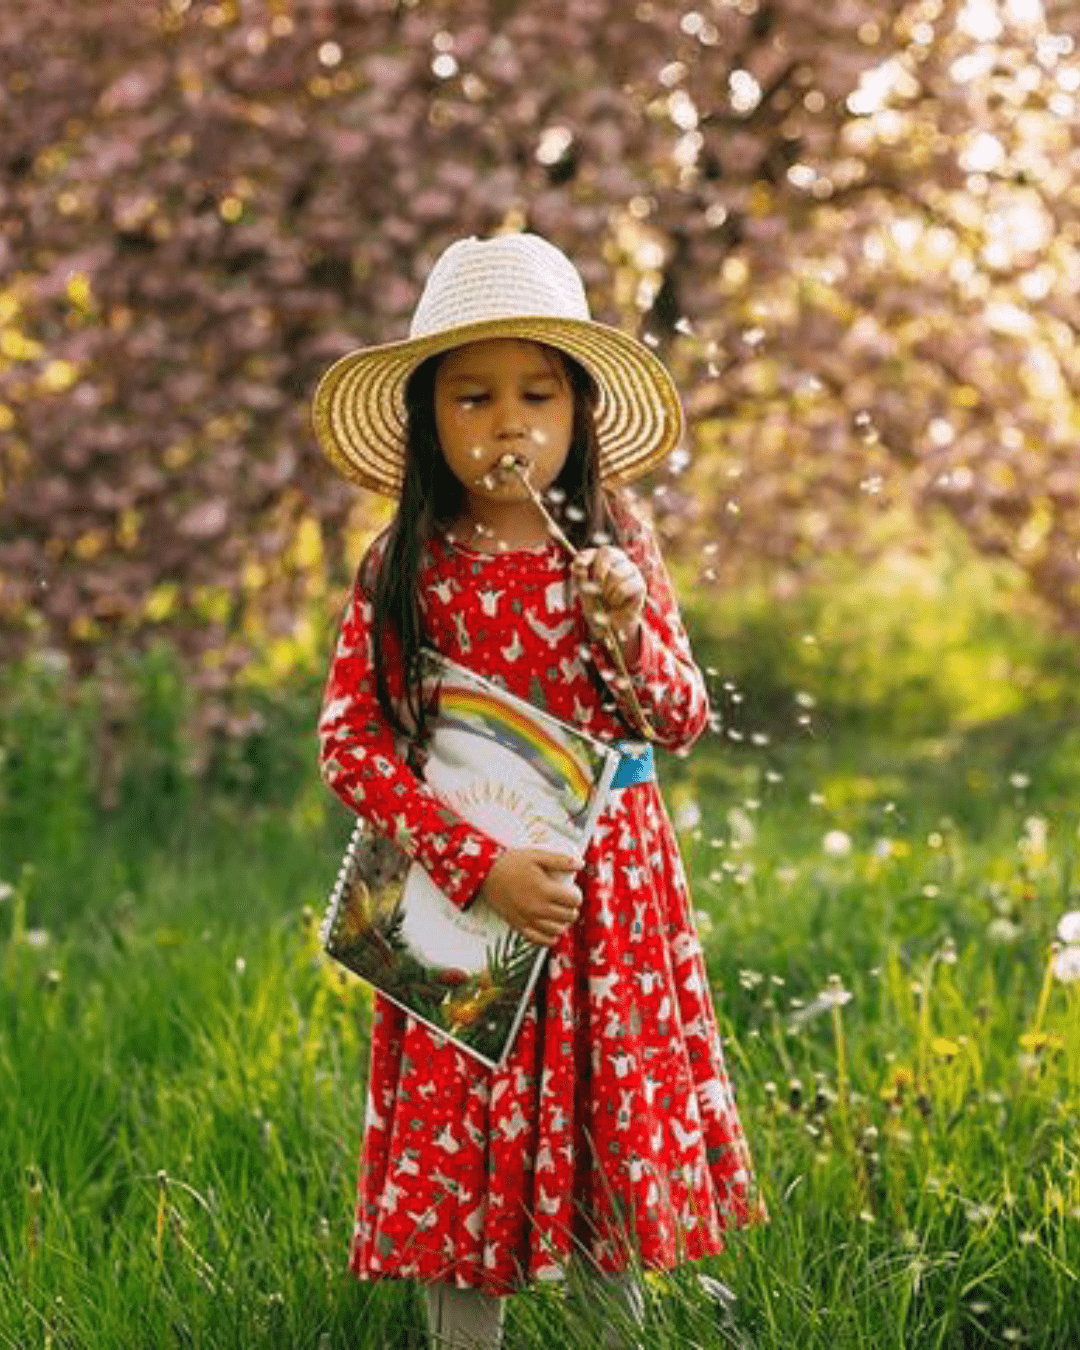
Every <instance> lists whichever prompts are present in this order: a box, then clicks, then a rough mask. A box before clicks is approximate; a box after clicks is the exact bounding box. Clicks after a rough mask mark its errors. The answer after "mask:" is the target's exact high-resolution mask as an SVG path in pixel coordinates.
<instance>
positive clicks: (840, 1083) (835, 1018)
mask: <svg viewBox="0 0 1080 1350" xmlns="http://www.w3.org/2000/svg"><path fill="white" fill-rule="evenodd" d="M832 1024H833V1039H834V1040H835V1042H836V1111H837V1115H838V1116H839V1118H840V1143H841V1145H842V1146H843V1148H844V1149H845V1150H846V1149H847V1146H848V1143H849V1138H850V1136H849V1130H848V1097H849V1091H848V1068H847V1042H846V1040H845V1037H844V1019H843V1017H842V1015H841V1013H840V1001H839V1000H838V999H834V1000H833V1004H832Z"/></svg>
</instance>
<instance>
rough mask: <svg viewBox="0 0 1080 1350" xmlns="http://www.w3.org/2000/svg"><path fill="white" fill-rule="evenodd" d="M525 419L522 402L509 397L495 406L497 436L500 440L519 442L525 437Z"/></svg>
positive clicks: (500, 400) (502, 399)
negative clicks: (518, 440)
mask: <svg viewBox="0 0 1080 1350" xmlns="http://www.w3.org/2000/svg"><path fill="white" fill-rule="evenodd" d="M525 431H526V425H525V417H524V414H523V412H522V408H521V404H520V402H519V401H518V400H517V399H516V398H513V397H510V396H509V395H508V396H506V397H504V398H501V399H499V401H498V403H497V404H496V405H495V435H496V436H497V437H498V438H499V439H500V440H517V439H519V438H520V437H522V436H524V435H525Z"/></svg>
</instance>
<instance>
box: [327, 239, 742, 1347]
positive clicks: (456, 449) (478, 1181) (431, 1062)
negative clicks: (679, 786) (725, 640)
mask: <svg viewBox="0 0 1080 1350" xmlns="http://www.w3.org/2000/svg"><path fill="white" fill-rule="evenodd" d="M315 426H316V431H317V434H318V436H319V439H320V442H321V444H322V445H323V447H324V449H325V450H326V452H327V453H328V455H329V456H330V458H331V459H332V461H333V462H334V464H335V465H336V466H337V468H338V469H339V470H340V471H342V472H343V473H344V474H346V475H347V476H348V477H349V478H350V479H352V480H353V481H355V482H357V483H359V484H362V485H363V486H365V487H368V488H373V489H375V490H376V491H380V492H384V493H388V494H392V495H394V496H395V497H396V498H397V501H398V505H397V511H396V514H395V516H394V518H393V521H392V522H391V524H390V525H389V527H388V528H387V529H386V531H385V532H384V533H383V534H382V535H381V536H380V537H379V539H377V540H376V542H375V544H374V545H373V546H372V548H371V549H370V550H369V552H368V554H367V556H366V558H365V559H364V562H363V563H362V565H361V568H360V574H359V577H358V580H357V584H356V587H355V589H354V592H353V595H352V599H351V603H350V605H349V607H348V610H347V612H346V615H345V618H344V622H343V625H342V629H341V635H340V639H339V642H338V646H337V650H336V653H335V655H334V658H333V662H332V665H331V669H330V675H329V681H328V686H327V692H326V702H325V705H324V709H323V715H322V719H321V722H320V727H319V731H320V737H321V747H322V749H321V762H322V767H323V771H324V774H325V777H326V780H327V782H328V783H329V784H330V786H331V787H332V788H333V789H334V791H335V792H337V793H338V795H339V796H340V797H341V798H342V799H343V800H344V801H345V802H346V804H347V805H348V806H349V807H350V808H351V809H352V810H354V811H356V812H358V813H359V814H361V815H362V816H364V817H365V818H366V819H367V820H368V821H369V822H370V823H371V825H372V826H373V827H374V828H375V829H376V830H378V831H381V832H383V833H385V834H387V835H389V836H391V837H393V838H394V839H396V840H397V842H398V843H399V844H400V845H401V847H402V848H403V849H405V850H406V851H407V852H408V853H409V854H410V855H411V856H412V857H413V858H414V859H415V860H417V861H418V862H420V863H421V864H422V865H423V866H424V867H425V868H426V869H427V871H428V872H429V873H430V875H431V877H432V878H433V880H434V881H435V883H436V885H438V886H439V887H441V888H442V890H443V891H445V893H446V894H447V895H448V896H449V897H450V898H451V900H452V901H453V902H454V903H456V904H458V905H460V906H461V907H462V908H465V907H467V906H469V905H471V904H472V903H474V902H475V901H476V900H477V899H478V898H479V899H483V900H484V901H486V902H487V903H488V904H489V905H491V906H492V907H493V908H494V909H495V910H497V911H498V912H499V913H500V914H502V915H503V916H504V918H505V919H506V920H507V921H508V922H509V923H510V924H511V926H512V927H514V928H515V929H517V930H518V931H519V932H521V933H523V934H524V935H525V936H526V937H528V938H529V939H531V940H532V941H534V942H537V943H541V944H544V945H545V946H547V947H548V948H549V953H550V954H549V958H548V961H547V964H546V967H545V975H544V977H543V978H542V980H541V982H540V984H539V985H538V987H537V992H536V994H535V996H534V1002H533V1006H532V1007H531V1008H530V1010H529V1012H528V1014H527V1016H526V1018H525V1020H524V1022H523V1025H522V1028H521V1030H520V1032H519V1034H518V1037H517V1040H516V1041H515V1043H514V1046H513V1048H512V1050H511V1052H510V1054H509V1056H508V1059H507V1061H506V1063H505V1066H504V1067H503V1068H501V1069H499V1070H496V1071H487V1070H485V1069H484V1068H483V1067H482V1066H481V1065H479V1064H478V1063H477V1061H476V1060H474V1059H473V1058H471V1057H470V1056H469V1055H466V1054H464V1053H462V1052H460V1051H458V1050H456V1049H455V1048H454V1047H453V1045H452V1044H450V1043H449V1042H447V1041H446V1040H445V1039H443V1038H441V1037H440V1036H438V1035H437V1034H436V1033H435V1032H433V1031H430V1030H428V1028H427V1027H425V1026H424V1025H423V1024H422V1023H419V1022H417V1021H416V1020H415V1019H413V1018H410V1017H409V1016H407V1015H406V1014H405V1013H403V1012H402V1011H401V1010H399V1009H398V1008H397V1007H396V1005H394V1004H392V1003H390V1002H389V1001H387V1000H386V999H384V998H382V997H381V996H377V997H376V1004H375V1019H374V1030H373V1034H372V1053H371V1070H370V1078H369V1093H368V1104H367V1116H366V1126H365V1140H364V1147H363V1154H362V1159H361V1168H360V1182H359V1196H358V1203H357V1209H356V1225H355V1232H354V1238H353V1244H352V1252H351V1260H350V1265H351V1268H352V1270H353V1271H354V1272H355V1273H356V1274H357V1275H358V1276H360V1277H362V1278H365V1279H384V1278H402V1277H411V1278H414V1279H417V1280H419V1281H421V1282H422V1283H423V1285H424V1287H425V1294H426V1301H427V1310H428V1317H429V1324H430V1326H431V1329H432V1335H433V1337H434V1338H436V1341H437V1343H438V1344H439V1345H476V1344H479V1345H483V1346H496V1345H498V1344H499V1339H500V1333H501V1320H502V1310H503V1306H504V1305H503V1300H504V1297H505V1295H507V1294H509V1293H511V1292H512V1291H513V1290H515V1289H517V1288H519V1287H521V1286H522V1285H524V1284H526V1283H528V1282H529V1281H533V1280H543V1279H552V1278H560V1277H562V1276H564V1275H565V1274H566V1273H567V1271H568V1269H572V1270H573V1271H574V1272H575V1276H577V1274H578V1273H579V1272H582V1271H584V1272H591V1278H593V1279H594V1280H600V1281H602V1282H603V1284H604V1286H605V1287H607V1288H610V1289H611V1290H613V1291H614V1292H616V1293H621V1295H622V1298H623V1302H624V1305H626V1306H627V1307H629V1308H630V1309H633V1308H634V1307H635V1296H634V1287H633V1282H632V1276H631V1273H630V1272H631V1269H632V1267H633V1266H637V1265H643V1266H644V1267H646V1268H652V1269H656V1270H667V1269H670V1268H671V1267H672V1266H674V1265H675V1264H676V1263H678V1262H680V1261H684V1260H687V1259H693V1258H697V1257H703V1256H706V1255H709V1254H711V1253H715V1252H718V1251H720V1250H721V1248H722V1246H723V1236H722V1235H723V1231H724V1229H725V1228H727V1227H729V1226H731V1225H736V1224H741V1223H744V1222H747V1221H748V1220H749V1219H751V1218H752V1217H754V1216H755V1215H756V1214H757V1212H758V1211H757V1205H756V1202H755V1200H754V1199H753V1197H752V1181H751V1175H750V1164H749V1157H748V1153H747V1149H746V1145H745V1143H744V1139H743V1134H742V1130H741V1127H740V1124H739V1120H738V1116H737V1113H736V1109H735V1104H734V1101H733V1098H732V1092H731V1088H730V1086H729V1083H728V1078H727V1075H726V1072H725V1069H724V1062H723V1058H722V1054H721V1047H720V1038H719V1035H718V1032H717V1027H716V1021H715V1017H714V1013H713V1009H712V1005H711V1002H710V997H709V991H708V985H707V980H706V974H705V968H704V964H703V960H702V955H701V948H700V946H699V943H698V940H697V937H696V934H695V931H694V926H693V920H692V917H691V909H690V901H689V897H688V894H687V887H686V881H685V877H684V873H683V869H682V865H681V862H680V859H679V855H678V850H677V845H676V841H675V838H674V834H673V831H672V828H671V825H670V822H669V820H668V817H667V815H666V813H665V809H664V804H663V801H662V799H661V796H660V793H659V791H658V789H657V785H656V782H655V778H654V775H653V772H652V761H651V745H650V746H648V747H647V754H646V755H644V756H641V755H637V756H634V757H628V758H627V760H625V761H624V763H625V764H626V766H627V769H628V772H627V773H626V774H625V775H623V774H621V775H620V777H619V778H618V779H617V780H616V781H617V782H626V784H627V785H626V786H621V787H617V788H616V789H615V790H614V791H613V793H612V796H611V799H610V801H609V803H608V805H607V806H606V807H605V809H604V812H603V814H602V815H601V817H600V819H599V822H598V825H597V828H596V831H595V834H594V836H593V838H592V839H591V841H590V843H589V847H588V849H587V850H586V852H585V857H584V858H583V859H581V858H570V857H563V856H561V855H558V854H552V853H547V852H540V851H537V850H533V849H515V848H509V849H508V848H504V847H502V846H501V845H500V844H498V843H496V842H495V841H494V840H493V839H491V838H490V837H488V836H486V835H485V834H484V833H482V832H481V831H479V830H477V829H475V828H473V827H472V826H471V825H470V824H468V823H467V822H466V821H464V820H463V819H461V818H460V817H459V816H457V815H455V814H454V813H453V812H451V811H449V810H448V809H446V808H445V807H443V806H442V805H441V804H440V802H439V801H438V800H437V799H436V798H435V797H434V796H433V794H432V793H431V791H430V790H429V789H427V788H426V786H425V785H424V783H423V782H422V781H421V780H420V779H418V778H417V776H416V775H415V774H414V773H413V772H412V771H411V769H410V768H409V767H408V764H407V762H406V758H405V754H404V747H405V738H406V736H407V735H408V734H410V729H411V731H412V734H415V735H419V736H422V734H423V723H424V713H425V710H424V706H423V703H422V700H421V696H420V689H419V686H418V679H419V675H418V655H419V652H420V649H421V645H422V644H429V645H431V646H433V647H434V648H436V649H437V650H438V651H439V652H441V653H442V654H443V655H444V656H446V657H449V658H451V659H452V660H454V661H456V662H458V663H459V664H461V665H464V666H468V667H469V668H471V669H472V670H475V671H477V672H478V673H480V674H482V675H484V676H487V677H488V678H490V679H493V680H495V681H497V682H499V683H500V684H502V685H503V686H504V687H505V688H506V689H508V690H509V691H510V692H512V693H514V694H517V695H519V696H521V697H523V698H526V699H529V700H530V701H532V702H533V703H535V704H538V705H540V706H541V707H543V708H546V709H547V710H548V711H550V712H551V713H552V714H554V715H555V716H557V717H560V718H562V719H563V720H564V721H567V722H571V723H573V724H575V725H577V726H578V727H580V728H582V729H583V730H585V731H587V732H589V733H590V734H592V735H594V736H596V737H599V738H600V739H603V740H607V741H610V742H614V743H617V744H620V745H622V744H624V743H626V742H627V739H628V737H633V736H637V737H640V736H641V735H642V734H648V735H649V736H650V738H651V740H653V741H655V743H656V744H658V745H660V746H663V747H664V748H666V749H669V750H682V749H685V748H686V747H688V746H689V745H691V744H692V742H693V741H694V740H695V739H696V737H697V736H698V735H699V734H700V732H701V731H702V729H703V728H704V726H705V724H706V722H707V718H708V704H707V699H706V693H705V687H704V682H703V679H702V676H701V673H700V672H699V670H698V669H697V667H696V666H695V664H694V661H693V658H692V656H691V652H690V648H689V645H688V642H687V639H686V635H685V633H684V631H683V627H682V624H681V622H680V619H679V615H678V611H677V609H676V605H675V601H674V598H673V595H672V591H671V586H670V584H669V581H668V578H667V574H666V572H665V570H664V566H663V564H662V562H661V560H660V556H659V553H658V551H657V547H656V544H655V541H654V539H653V536H652V534H651V532H650V530H649V529H648V527H647V526H646V525H645V524H644V523H643V522H642V521H641V520H639V519H638V518H637V516H636V515H635V514H634V513H633V511H632V510H631V509H630V507H629V506H628V504H627V503H626V502H625V501H624V500H623V499H622V498H621V496H620V495H619V493H618V492H617V491H616V490H615V485H616V484H621V483H625V482H626V481H628V480H630V479H632V478H634V477H636V476H637V475H639V474H642V473H644V472H645V471H647V470H648V469H650V468H652V467H653V466H655V465H656V464H658V463H659V462H660V461H661V460H662V459H664V458H665V457H666V456H667V455H668V454H669V453H670V452H671V451H672V450H673V449H674V448H675V446H676V444H677V443H678V440H679V437H680V434H681V429H682V422H681V413H680V407H679V401H678V397H677V394H676V392H675V389H674V386H673V384H672V381H671V379H670V377H669V375H668V374H667V372H666V370H665V369H664V367H663V366H662V365H661V364H660V362H659V361H658V360H657V359H656V358H655V357H654V356H653V354H652V353H651V352H650V351H649V350H648V348H647V347H645V346H643V345H642V344H640V343H638V342H637V341H636V340H634V339H632V338H630V337H628V336H627V335H625V334H623V333H621V332H619V331H618V330H615V329H612V328H608V327H605V326H603V325H601V324H599V323H596V322H594V321H592V320H591V319H590V317H589V310H588V305H587V302H586V299H585V293H584V290H583V287H582V284H581V280H580V278H579V276H578V274H577V272H576V270H575V269H574V267H573V265H572V264H571V263H570V262H569V260H568V259H567V258H565V257H564V256H563V254H562V253H560V252H559V251H558V250H557V249H556V248H554V247H553V246H552V245H551V244H549V243H547V242H545V241H544V240H542V239H539V238H538V237H536V236H534V235H505V236H499V237H496V238H493V239H490V240H485V241H481V240H476V239H465V240H461V241H459V242H458V243H455V244H453V245H451V247H450V248H449V249H448V250H447V251H446V252H445V253H444V254H443V255H442V257H441V258H439V260H438V261H437V263H436V264H435V267H434V269H433V270H432V272H431V274H430V276H429V278H428V281H427V285H426V287H425V289H424V292H423V295H422V297H421V299H420V302H419V305H418V307H417V310H416V313H415V315H414V318H413V322H412V325H411V329H410V336H409V338H408V340H406V341H402V342H398V343H393V344H391V345H388V346H383V347H376V348H370V349H367V350H363V351H360V352H356V353H353V354H352V355H349V356H346V357H344V358H343V359H342V360H340V361H339V362H338V363H337V364H336V365H335V366H334V367H333V368H332V369H331V370H330V371H329V372H328V373H327V375H326V376H325V377H324V379H323V381H322V382H321V384H320V386H319V389H318V391H317V393H316V398H315ZM530 489H532V490H530ZM534 492H538V493H540V494H543V500H545V501H546V502H547V503H548V504H549V509H550V510H551V511H552V512H553V513H554V515H555V517H556V518H557V520H558V522H559V525H560V527H561V532H562V533H563V535H564V538H563V539H562V540H560V539H559V538H558V537H557V535H555V536H553V533H552V531H551V530H550V526H549V523H548V519H547V518H546V516H545V512H544V510H542V509H541V507H540V506H539V505H538V502H537V498H536V497H535V496H534ZM568 544H569V545H571V546H572V549H573V550H575V551H576V556H574V557H571V551H570V550H568V548H567V545H568ZM612 635H614V638H613V637H612ZM616 644H617V646H616ZM417 728H419V730H417ZM632 748H633V749H635V750H640V749H641V748H642V747H640V746H635V747H632ZM572 1257H573V1258H574V1261H573V1263H571V1260H570V1258H572ZM586 1278H587V1276H586Z"/></svg>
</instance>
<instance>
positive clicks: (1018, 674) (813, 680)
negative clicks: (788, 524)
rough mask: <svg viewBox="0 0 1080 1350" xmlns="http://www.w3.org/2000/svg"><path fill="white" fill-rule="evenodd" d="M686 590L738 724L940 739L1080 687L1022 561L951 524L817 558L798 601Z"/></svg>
mask: <svg viewBox="0 0 1080 1350" xmlns="http://www.w3.org/2000/svg"><path fill="white" fill-rule="evenodd" d="M683 575H684V576H685V577H686V580H687V581H689V577H688V576H686V574H685V573H684V574H683ZM685 590H686V592H687V594H688V595H689V597H690V599H689V603H688V604H687V606H686V618H687V624H688V627H689V628H690V629H691V631H692V636H693V640H694V646H695V650H696V652H697V654H698V657H699V660H701V662H702V664H706V665H709V666H711V667H712V668H713V669H714V670H715V672H716V678H715V681H714V688H713V692H714V696H715V699H714V701H715V703H716V705H717V709H718V711H721V713H722V714H723V716H724V718H725V721H726V722H727V723H729V724H730V725H732V726H734V727H735V728H736V729H737V730H738V729H742V730H743V731H745V732H750V731H751V730H753V729H763V730H766V731H769V732H774V733H778V734H781V735H790V734H793V733H796V734H804V732H805V730H806V729H813V728H816V729H817V730H818V731H822V730H825V731H827V730H829V729H840V728H845V729H847V730H851V731H854V730H856V729H862V730H864V731H866V732H868V733H871V734H875V735H882V734H885V735H889V736H896V735H905V734H915V735H924V734H941V733H942V732H944V731H946V730H948V729H950V728H953V729H955V728H969V727H973V726H976V725H979V724H984V723H990V722H993V721H997V720H1000V719H1004V718H1009V717H1012V716H1014V715H1016V714H1019V713H1022V712H1025V711H1028V712H1032V711H1036V710H1038V711H1039V712H1041V713H1044V714H1050V713H1063V712H1064V711H1065V710H1066V709H1067V707H1068V706H1070V705H1071V703H1072V702H1073V701H1074V700H1075V698H1076V697H1077V695H1078V694H1080V683H1078V681H1077V677H1076V674H1075V667H1076V661H1075V640H1074V639H1072V638H1067V637H1064V636H1061V635H1058V634H1056V633H1055V631H1054V629H1053V627H1052V623H1051V621H1050V619H1049V617H1048V615H1047V613H1046V611H1045V610H1044V609H1043V608H1042V607H1041V605H1040V604H1039V603H1038V602H1037V601H1035V600H1033V599H1032V597H1031V596H1030V594H1029V593H1028V590H1027V586H1026V583H1025V582H1024V581H1023V579H1022V578H1021V577H1020V576H1019V574H1018V573H1017V572H1016V570H1015V568H1013V567H1012V566H1011V565H1010V564H1009V563H1007V562H1002V561H1000V560H998V561H993V560H989V559H986V558H982V557H980V556H978V555H976V554H974V553H973V552H972V550H971V549H970V547H969V546H968V545H967V544H966V542H965V541H964V540H963V539H962V538H961V537H960V536H959V535H958V533H957V532H956V531H955V530H951V529H949V528H947V527H945V526H943V525H942V526H941V527H940V528H939V530H938V531H937V532H936V533H935V534H934V535H933V536H930V537H927V538H926V539H924V540H923V541H922V542H921V544H920V546H919V547H918V548H917V549H916V548H914V547H913V546H912V545H911V544H910V542H904V541H902V540H901V541H900V542H898V543H897V544H896V545H895V546H894V547H892V548H890V549H888V550H886V551H885V552H883V553H882V554H881V555H880V556H879V557H878V558H877V559H876V561H874V562H873V563H871V564H869V565H868V564H867V563H865V562H864V561H862V560H854V561H847V560H843V559H841V560H838V561H834V562H831V563H829V564H827V565H823V566H822V567H821V569H820V573H819V576H818V579H817V580H816V581H815V582H814V583H813V584H812V585H809V586H807V587H806V588H805V589H801V590H799V591H797V592H796V593H795V594H794V595H792V596H790V597H786V598H778V597H777V596H776V595H775V594H774V593H773V592H772V590H771V589H770V587H769V586H768V585H767V584H766V583H764V582H762V583H760V584H758V585H756V586H750V587H744V588H739V589H737V590H735V591H733V592H730V593H721V594H719V595H717V594H716V593H715V592H713V591H711V590H709V589H707V588H704V587H697V588H692V587H691V586H689V585H687V586H686V587H685ZM725 682H726V684H730V685H732V686H733V687H734V688H733V689H728V688H726V687H725ZM733 692H734V693H735V695H736V699H735V701H733V700H732V697H731V694H732V693H733ZM800 719H802V721H800Z"/></svg>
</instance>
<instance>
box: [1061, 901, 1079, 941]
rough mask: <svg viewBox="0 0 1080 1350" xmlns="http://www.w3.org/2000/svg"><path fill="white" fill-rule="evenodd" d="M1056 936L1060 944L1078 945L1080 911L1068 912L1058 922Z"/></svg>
mask: <svg viewBox="0 0 1080 1350" xmlns="http://www.w3.org/2000/svg"><path fill="white" fill-rule="evenodd" d="M1057 935H1058V937H1059V938H1060V939H1061V941H1062V942H1076V943H1080V909H1073V910H1070V911H1069V913H1068V914H1063V915H1062V916H1061V918H1060V919H1059V920H1058V926H1057Z"/></svg>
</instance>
